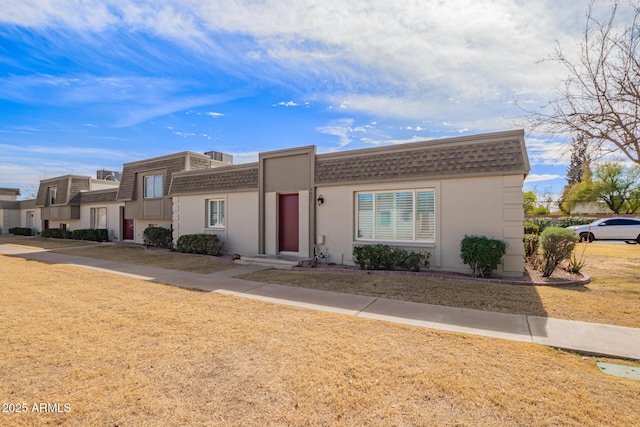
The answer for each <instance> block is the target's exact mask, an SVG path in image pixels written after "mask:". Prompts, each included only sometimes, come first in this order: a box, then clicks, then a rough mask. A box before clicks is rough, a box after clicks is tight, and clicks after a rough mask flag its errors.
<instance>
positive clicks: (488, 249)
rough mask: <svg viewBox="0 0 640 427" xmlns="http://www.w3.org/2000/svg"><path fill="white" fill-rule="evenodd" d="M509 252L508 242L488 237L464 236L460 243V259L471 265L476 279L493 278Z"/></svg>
mask: <svg viewBox="0 0 640 427" xmlns="http://www.w3.org/2000/svg"><path fill="white" fill-rule="evenodd" d="M506 252H507V242H505V241H503V240H498V239H491V238H489V237H486V236H467V235H465V236H464V239H462V241H461V242H460V258H462V262H464V263H465V264H469V266H470V267H471V270H472V271H473V276H474V277H491V272H492V271H493V270H495V269H496V268H497V267H498V264H500V262H501V261H502V257H503V256H504V254H505V253H506Z"/></svg>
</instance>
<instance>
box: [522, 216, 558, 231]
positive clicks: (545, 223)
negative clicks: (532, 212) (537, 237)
mask: <svg viewBox="0 0 640 427" xmlns="http://www.w3.org/2000/svg"><path fill="white" fill-rule="evenodd" d="M527 222H531V223H533V224H535V225H537V226H538V231H539V232H540V233H542V232H543V231H544V229H545V228H547V227H551V224H552V223H553V222H552V221H551V218H529V219H527Z"/></svg>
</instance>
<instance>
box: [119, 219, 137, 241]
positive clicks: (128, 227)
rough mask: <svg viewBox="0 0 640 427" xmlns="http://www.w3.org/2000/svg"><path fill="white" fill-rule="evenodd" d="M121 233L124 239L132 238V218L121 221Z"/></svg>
mask: <svg viewBox="0 0 640 427" xmlns="http://www.w3.org/2000/svg"><path fill="white" fill-rule="evenodd" d="M122 228H123V230H122V233H123V239H124V240H133V238H134V235H133V219H125V220H124V221H123V223H122Z"/></svg>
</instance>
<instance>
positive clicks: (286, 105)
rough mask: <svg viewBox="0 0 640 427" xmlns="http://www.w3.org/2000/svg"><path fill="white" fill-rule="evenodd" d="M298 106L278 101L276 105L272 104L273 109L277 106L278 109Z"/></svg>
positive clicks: (290, 102)
mask: <svg viewBox="0 0 640 427" xmlns="http://www.w3.org/2000/svg"><path fill="white" fill-rule="evenodd" d="M299 105H300V104H296V103H295V102H293V101H287V102H285V101H280V102H278V103H277V104H273V106H274V107H278V106H280V107H298V106H299Z"/></svg>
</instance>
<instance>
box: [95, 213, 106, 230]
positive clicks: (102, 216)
mask: <svg viewBox="0 0 640 427" xmlns="http://www.w3.org/2000/svg"><path fill="white" fill-rule="evenodd" d="M91 228H93V229H97V228H107V208H91Z"/></svg>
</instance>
